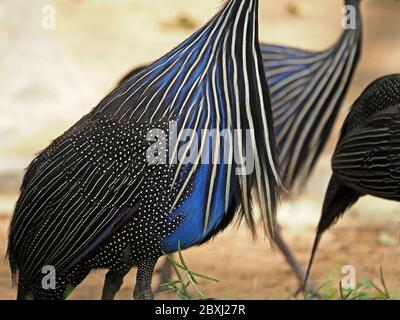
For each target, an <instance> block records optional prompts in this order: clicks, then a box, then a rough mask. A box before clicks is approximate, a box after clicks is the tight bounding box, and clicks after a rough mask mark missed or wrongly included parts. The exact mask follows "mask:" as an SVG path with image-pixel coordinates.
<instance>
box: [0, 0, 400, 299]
mask: <svg viewBox="0 0 400 320" xmlns="http://www.w3.org/2000/svg"><path fill="white" fill-rule="evenodd" d="M221 5H222V2H221V1H216V0H202V1H198V0H47V1H42V0H29V1H24V0H0V88H1V89H0V256H1V257H3V256H4V255H5V250H6V243H7V241H6V235H7V228H8V223H9V218H10V215H11V213H12V211H13V207H14V204H15V201H16V199H17V197H18V188H19V185H20V182H21V179H22V175H23V170H24V168H25V167H26V166H27V165H28V164H29V162H30V161H31V160H32V159H33V157H34V155H35V154H36V153H37V152H38V151H40V150H41V149H43V148H44V147H46V146H47V145H48V144H49V142H50V141H51V140H52V139H54V138H56V137H57V136H58V135H60V134H61V133H62V132H63V131H64V130H66V129H67V128H69V127H70V126H71V125H72V124H74V123H75V122H76V121H77V120H78V119H80V118H81V117H82V116H83V115H84V114H86V113H87V112H88V111H90V110H91V109H92V108H93V107H95V106H96V104H97V103H98V102H99V101H100V100H101V99H102V98H103V97H104V96H105V95H106V94H107V93H108V92H109V91H110V90H112V89H113V88H114V86H115V85H116V83H117V82H118V80H119V79H120V78H121V77H122V76H123V75H124V74H125V73H126V72H127V71H129V70H130V69H132V68H133V67H135V66H139V65H141V64H144V63H148V62H151V61H152V60H154V59H156V58H158V57H160V56H161V55H163V54H164V53H166V52H167V51H169V50H170V49H172V48H173V47H174V46H176V45H177V44H178V43H180V42H181V41H182V40H184V39H185V38H186V37H188V36H189V35H190V34H191V33H193V32H194V31H195V30H196V29H197V28H199V27H200V26H201V25H202V24H204V23H205V22H206V21H207V20H208V19H209V18H210V17H211V16H212V15H213V14H214V13H215V12H216V11H217V9H218V8H219V7H220V6H221ZM49 6H50V7H49ZM260 6H261V7H260V38H261V40H262V41H263V42H270V43H279V44H286V45H292V46H295V47H300V48H305V49H315V50H320V49H324V48H326V47H328V46H330V45H331V44H332V43H333V42H334V41H336V39H337V37H338V36H339V34H340V33H341V31H342V29H341V24H340V23H341V19H342V12H341V8H342V6H343V3H342V1H341V0H323V1H321V0H274V1H272V0H271V1H267V0H261V1H260ZM52 9H54V10H55V14H56V16H55V17H56V19H55V21H54V22H55V25H54V27H55V29H53V28H51V27H52V26H51V25H50V28H48V27H49V25H48V24H46V23H45V24H44V25H43V19H44V17H45V16H46V13H48V12H49V11H48V10H52ZM362 11H363V15H364V21H365V32H364V34H365V38H364V47H363V55H362V59H361V62H360V65H359V68H358V70H357V72H356V76H355V80H354V82H353V85H352V87H351V89H350V93H349V94H348V96H347V98H346V102H345V105H344V106H343V108H342V113H341V116H340V117H339V121H338V123H337V125H336V129H335V132H334V134H333V135H332V137H331V140H330V142H329V146H328V147H327V148H326V150H325V152H324V154H323V156H322V157H321V159H320V161H319V164H318V166H317V169H316V170H315V171H314V174H313V177H312V179H310V181H309V183H308V184H307V186H304V190H303V193H302V194H301V195H300V196H298V197H296V198H294V199H293V200H291V201H290V202H288V201H283V202H282V204H281V207H280V210H279V216H280V221H281V223H282V225H283V233H284V235H285V236H286V238H287V239H288V241H289V243H290V244H291V245H292V248H293V249H294V251H295V253H296V254H297V256H298V257H299V259H300V261H301V262H302V263H304V264H305V263H306V262H307V259H308V255H309V251H310V247H311V244H312V241H313V237H314V228H315V225H316V223H317V221H318V218H319V214H320V210H321V206H322V201H323V196H324V192H325V188H326V185H327V183H328V179H329V176H330V156H331V153H332V149H333V147H334V146H335V143H336V138H337V135H338V132H339V130H340V127H341V124H342V121H343V117H344V116H345V115H346V113H347V110H348V108H349V107H350V105H351V103H352V102H353V101H354V100H355V98H356V97H357V96H359V95H360V93H361V91H362V90H363V89H364V88H365V87H366V86H367V85H368V84H369V83H370V82H371V81H372V80H374V79H376V78H377V77H379V76H382V75H386V74H391V73H399V72H400V33H399V31H400V19H399V17H400V2H398V1H395V0H365V1H363V2H362ZM47 22H49V21H47ZM50 22H51V21H50ZM399 209H400V208H399V205H398V204H397V203H391V202H388V201H383V200H378V199H375V198H371V197H366V198H364V199H362V201H359V203H358V204H357V205H356V206H355V207H354V208H353V209H352V210H351V211H350V212H349V213H347V214H346V216H345V218H344V219H342V220H341V221H340V222H339V224H338V225H337V226H336V227H335V228H333V229H332V230H331V231H329V232H328V233H327V234H326V236H325V238H324V239H323V241H322V243H321V247H320V251H319V254H318V256H317V259H316V263H315V268H314V270H313V278H314V280H315V281H316V282H317V283H318V284H323V283H326V282H327V281H332V283H333V285H335V284H336V283H338V281H339V279H340V278H341V277H342V274H341V268H342V266H343V265H353V266H354V267H355V268H356V270H357V279H358V280H361V279H364V278H367V279H372V280H376V279H378V278H379V268H380V267H382V268H383V270H384V272H385V279H386V282H387V285H388V287H389V289H390V290H391V291H392V292H394V296H396V294H397V295H398V297H400V289H399V288H400V278H399V274H400V266H399V264H398V258H399V257H400V246H399V241H400V238H399V235H400V233H399V231H400V224H399V222H400V212H399V211H400V210H399ZM259 234H260V237H259V239H258V240H257V241H255V242H253V241H252V239H251V237H250V236H249V235H248V234H247V231H246V229H245V228H242V227H240V228H239V230H237V229H236V228H231V229H228V230H227V231H225V232H224V233H223V234H222V235H220V236H219V237H218V238H217V239H215V240H214V241H212V242H210V243H208V244H206V245H204V246H202V247H200V248H193V249H190V250H188V251H186V252H185V257H186V259H187V262H188V264H189V265H190V266H191V268H192V269H193V270H194V271H200V272H206V273H207V274H208V275H211V276H213V277H215V278H217V279H219V281H220V282H219V283H218V284H214V283H205V284H204V287H203V289H204V291H206V292H207V294H208V295H210V296H212V297H216V298H220V299H222V298H226V299H230V298H235V299H287V298H290V297H291V293H292V292H293V291H294V290H295V289H296V288H297V282H296V279H295V277H294V276H293V275H292V273H291V271H290V269H289V267H288V266H287V265H286V264H285V262H284V260H283V258H282V257H281V255H280V253H278V252H272V251H271V249H270V247H269V245H268V244H267V242H266V241H265V240H264V239H263V236H262V233H261V232H260V233H259ZM103 274H104V273H103V272H100V271H99V272H96V273H93V274H91V275H90V276H89V277H88V279H87V280H86V281H85V282H84V283H83V284H82V285H81V286H80V287H79V288H77V290H75V292H74V293H73V295H72V296H71V298H73V299H74V298H75V299H98V298H99V297H100V294H101V286H102V284H103V280H102V276H103ZM133 284H134V271H133V272H131V274H129V275H128V276H127V278H126V281H125V285H124V287H123V289H122V290H121V292H120V293H119V295H118V298H120V299H129V298H130V297H131V296H132V288H133ZM15 294H16V293H15V290H14V289H13V288H11V280H10V274H9V269H8V265H7V264H6V262H5V261H4V260H3V259H2V258H0V299H14V298H15ZM158 298H165V299H172V298H174V296H173V295H171V294H170V295H165V294H164V295H161V296H158Z"/></svg>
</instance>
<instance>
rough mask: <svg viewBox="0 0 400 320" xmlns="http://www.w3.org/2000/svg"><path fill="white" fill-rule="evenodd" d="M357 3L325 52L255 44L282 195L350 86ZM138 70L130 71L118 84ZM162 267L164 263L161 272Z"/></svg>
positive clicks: (310, 159)
mask: <svg viewBox="0 0 400 320" xmlns="http://www.w3.org/2000/svg"><path fill="white" fill-rule="evenodd" d="M360 1H361V0H345V1H344V4H345V5H349V6H352V7H353V9H354V13H355V14H356V16H355V17H352V18H355V19H356V20H355V29H345V30H344V31H343V32H342V34H341V36H340V37H339V39H338V41H336V42H335V44H334V45H333V46H331V47H330V48H328V49H327V50H324V51H322V52H314V51H307V50H301V49H296V48H291V47H285V46H279V45H272V44H262V45H261V46H260V47H261V52H262V55H263V63H264V71H265V75H266V77H267V82H268V84H269V87H270V94H271V102H272V114H273V117H274V128H275V134H276V137H277V143H278V147H279V149H280V152H279V167H280V170H281V171H282V172H283V174H282V180H283V183H282V185H283V187H284V189H285V190H286V191H289V192H288V193H285V195H286V196H291V195H292V194H296V193H298V191H300V188H301V187H302V186H304V184H305V182H306V181H307V179H308V178H309V176H310V174H311V173H312V170H313V168H314V166H315V164H316V162H317V160H318V157H319V156H320V154H321V152H322V151H323V148H324V147H325V144H326V142H327V140H328V138H329V135H330V134H331V131H332V128H333V125H334V123H335V120H336V118H337V116H338V114H339V111H340V107H341V106H342V104H343V100H344V98H345V96H346V93H347V91H348V89H349V87H350V84H351V81H352V78H353V75H354V73H355V70H356V67H357V65H358V62H359V60H360V55H361V46H362V34H363V30H362V15H361V8H360ZM346 14H348V12H346ZM142 68H143V67H139V68H138V69H135V70H132V71H131V72H130V73H129V74H127V75H126V76H125V77H124V78H123V79H122V80H121V82H124V81H126V80H127V79H130V78H131V77H132V76H134V75H135V74H136V73H137V72H139V71H140V70H141V69H142ZM275 240H276V244H277V246H278V248H279V250H280V251H281V252H282V253H283V255H284V256H285V258H286V260H287V262H288V263H289V264H290V266H291V268H292V270H293V271H294V273H295V274H296V276H297V278H298V279H299V280H300V281H301V282H302V281H303V280H304V274H305V272H304V270H303V268H302V267H301V265H300V263H299V262H298V261H297V260H296V258H295V256H294V255H293V253H292V252H291V250H290V248H289V246H288V245H287V244H286V242H285V240H284V238H283V237H282V235H281V232H280V231H279V230H277V232H276V239H275ZM167 266H168V261H166V265H165V266H164V267H163V268H164V269H166V268H167ZM163 274H164V277H161V283H162V282H164V281H167V280H168V278H165V275H167V274H168V272H164V273H163ZM310 289H312V288H311V286H310Z"/></svg>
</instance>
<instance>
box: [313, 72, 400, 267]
mask: <svg viewBox="0 0 400 320" xmlns="http://www.w3.org/2000/svg"><path fill="white" fill-rule="evenodd" d="M332 171H333V174H332V177H331V180H330V182H329V186H328V189H327V191H326V195H325V201H324V205H323V208H322V215H321V218H320V222H319V224H318V228H317V235H316V239H315V242H314V246H313V250H312V255H311V259H310V264H309V269H308V274H309V272H310V269H311V266H312V263H313V260H314V257H315V253H316V251H317V248H318V244H319V241H320V239H321V236H322V234H323V233H324V232H325V231H326V230H328V229H329V228H330V227H331V226H332V225H333V224H334V223H335V222H336V221H337V220H338V219H339V218H340V217H341V216H342V215H343V214H344V213H345V212H346V211H347V210H348V209H349V208H350V207H351V206H352V205H353V204H355V203H356V202H357V200H358V199H359V198H360V197H362V196H365V195H372V196H375V197H379V198H384V199H387V200H393V201H400V74H396V75H390V76H385V77H383V78H380V79H378V80H376V81H374V82H373V83H372V84H371V85H369V86H368V87H367V88H366V89H365V91H364V92H363V93H362V95H361V96H360V97H359V98H358V99H357V100H356V102H355V103H354V104H353V106H352V108H351V111H350V113H349V115H348V116H347V118H346V121H345V123H344V125H343V128H342V131H341V135H340V139H339V142H338V144H337V147H336V150H335V153H334V155H333V158H332Z"/></svg>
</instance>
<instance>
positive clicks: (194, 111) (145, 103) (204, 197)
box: [8, 0, 279, 299]
mask: <svg viewBox="0 0 400 320" xmlns="http://www.w3.org/2000/svg"><path fill="white" fill-rule="evenodd" d="M257 9H258V0H230V1H228V2H227V3H226V5H225V6H224V8H223V9H222V10H221V11H220V12H219V13H218V14H217V15H216V16H215V17H214V18H213V19H212V20H211V21H210V22H209V23H208V24H206V25H205V26H204V27H203V28H201V29H200V30H199V31H197V32H196V33H195V34H194V35H193V36H191V37H190V38H189V39H187V40H186V41H184V42H183V43H182V44H181V45H179V46H178V47H177V48H175V49H174V50H172V51H171V52H170V53H168V54H166V55H165V56H164V57H162V58H161V59H159V60H157V61H156V62H154V63H153V64H152V65H150V66H148V67H146V68H143V69H142V70H140V71H139V72H137V73H136V74H135V75H133V76H132V77H130V78H129V79H128V80H127V81H125V82H123V83H122V84H121V85H120V86H119V87H118V88H117V89H116V90H114V91H113V92H112V93H110V94H109V95H108V96H107V97H106V98H105V99H104V100H103V101H101V102H100V104H99V105H98V106H97V107H96V108H95V109H94V110H93V111H92V112H91V113H89V114H88V115H86V116H85V117H83V118H82V119H81V120H80V121H79V122H78V123H77V124H76V125H75V126H73V127H72V128H71V129H69V130H68V131H67V132H66V133H65V134H64V135H62V136H61V137H59V138H57V139H56V140H55V141H54V142H53V143H52V144H51V145H50V146H49V147H48V148H46V149H45V150H44V151H43V152H42V153H41V154H40V155H39V156H38V157H37V158H36V159H35V160H34V161H33V162H32V164H31V165H30V167H29V168H28V172H27V174H26V176H25V179H24V182H23V185H22V187H21V195H20V198H19V200H18V203H17V205H16V209H15V213H14V216H13V219H12V222H11V227H10V234H9V248H8V252H9V257H10V265H11V269H12V272H13V274H14V276H15V275H16V273H17V272H18V285H19V290H18V297H19V298H21V299H23V298H26V297H27V296H28V295H32V296H33V297H34V298H51V299H54V298H61V297H63V296H64V294H65V292H66V290H67V288H68V287H71V286H72V287H74V286H76V285H78V284H79V283H80V282H81V281H82V280H83V279H84V278H85V276H86V275H87V274H88V273H89V272H90V270H92V269H97V268H106V269H110V272H109V273H108V276H107V278H106V286H105V287H106V288H108V289H107V290H109V289H110V288H111V289H110V290H114V289H113V288H114V287H115V286H107V283H108V282H107V281H111V284H112V283H113V280H112V279H115V275H117V278H119V277H121V276H122V277H123V275H124V274H125V273H126V272H128V271H129V270H130V269H131V268H132V267H133V266H135V265H137V266H138V276H137V277H138V279H137V285H136V289H135V298H139V299H147V298H151V297H152V294H151V291H150V288H151V287H150V284H151V274H152V272H153V268H154V265H155V263H156V261H157V259H158V257H159V256H161V255H162V254H163V251H171V252H172V251H175V250H176V249H177V248H178V244H179V242H180V243H181V244H182V245H183V247H189V246H191V245H194V244H199V243H202V242H204V241H206V240H207V239H209V238H210V237H211V236H213V235H215V234H216V233H218V232H219V231H220V230H221V229H223V228H224V227H226V226H227V225H228V224H229V223H230V222H231V221H232V219H233V218H234V216H235V213H238V217H239V218H243V219H245V220H246V222H247V223H248V225H249V226H250V228H251V230H252V231H254V217H253V211H252V202H254V201H257V202H259V203H260V207H261V213H262V218H263V225H264V227H265V231H266V234H267V236H269V237H270V238H273V236H274V232H275V228H276V217H275V209H276V203H277V198H278V190H279V187H278V185H279V174H278V169H277V156H276V148H275V147H276V146H275V135H274V130H273V125H272V112H271V104H270V100H269V94H268V86H267V82H266V79H265V75H264V70H263V64H262V56H261V52H260V48H259V44H258V29H257ZM206 130H212V132H213V131H214V134H204V131H206ZM224 130H225V131H226V134H227V135H228V137H229V136H231V137H232V140H227V141H224V139H223V136H222V137H220V133H222V132H224ZM187 132H190V133H192V134H191V135H189V136H188V137H186V133H187ZM174 133H176V136H175V134H174ZM193 133H195V134H196V135H194V134H193ZM247 138H248V139H247ZM155 150H156V154H157V155H158V156H160V155H161V154H163V153H165V155H166V158H165V159H164V161H162V160H163V159H162V157H157V156H154V155H155V154H154V153H153V154H152V153H151V152H150V151H152V152H153V151H155ZM193 150H195V151H197V153H192V151H193ZM206 151H208V157H203V155H204V153H205V154H207V152H206ZM246 151H248V154H244V152H246ZM189 156H192V159H191V161H185V159H187V158H188V157H189ZM248 157H249V158H250V160H251V163H253V162H254V167H252V168H250V169H251V170H249V171H246V168H245V167H243V166H240V164H241V163H243V161H244V160H246V158H248ZM175 159H176V161H175ZM44 265H51V266H53V267H54V268H55V269H56V272H57V277H58V282H57V283H58V286H57V288H56V289H54V290H49V291H46V290H43V288H42V287H41V268H42V267H43V266H44ZM107 290H106V293H105V295H103V297H109V296H112V295H113V294H115V293H109V291H107ZM107 292H108V293H107Z"/></svg>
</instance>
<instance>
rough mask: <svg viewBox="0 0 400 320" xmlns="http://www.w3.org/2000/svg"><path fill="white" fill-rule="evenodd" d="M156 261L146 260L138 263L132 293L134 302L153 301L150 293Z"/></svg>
mask: <svg viewBox="0 0 400 320" xmlns="http://www.w3.org/2000/svg"><path fill="white" fill-rule="evenodd" d="M157 260H158V259H146V260H142V261H141V262H139V264H138V266H137V267H138V269H137V275H136V286H135V290H134V292H133V298H134V299H135V300H154V295H153V293H152V292H151V280H152V278H153V272H154V267H155V266H156V263H157Z"/></svg>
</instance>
